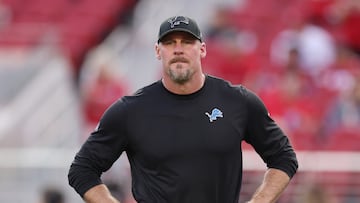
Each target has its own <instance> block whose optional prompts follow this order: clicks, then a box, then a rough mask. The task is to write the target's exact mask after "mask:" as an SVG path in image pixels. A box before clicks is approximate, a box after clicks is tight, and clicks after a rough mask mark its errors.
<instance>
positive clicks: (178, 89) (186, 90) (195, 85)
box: [161, 73, 205, 95]
mask: <svg viewBox="0 0 360 203" xmlns="http://www.w3.org/2000/svg"><path fill="white" fill-rule="evenodd" d="M161 82H162V83H163V85H164V87H165V88H166V89H167V90H169V91H170V92H172V93H174V94H179V95H187V94H192V93H194V92H197V91H198V90H200V89H201V88H202V87H203V86H204V83H205V75H204V74H203V73H200V74H197V75H194V76H193V77H192V78H191V80H189V81H187V82H185V83H184V84H179V83H176V82H174V81H172V80H171V79H170V78H169V77H164V78H163V79H162V80H161Z"/></svg>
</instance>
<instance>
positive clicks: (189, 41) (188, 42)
mask: <svg viewBox="0 0 360 203" xmlns="http://www.w3.org/2000/svg"><path fill="white" fill-rule="evenodd" d="M184 43H185V44H192V43H194V40H184Z"/></svg>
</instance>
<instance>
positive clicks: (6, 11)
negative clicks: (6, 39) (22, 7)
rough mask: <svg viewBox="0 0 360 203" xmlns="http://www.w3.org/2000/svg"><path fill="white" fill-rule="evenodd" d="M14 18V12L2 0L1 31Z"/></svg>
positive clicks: (0, 5) (0, 11)
mask: <svg viewBox="0 0 360 203" xmlns="http://www.w3.org/2000/svg"><path fill="white" fill-rule="evenodd" d="M11 18H12V12H11V10H10V8H9V7H7V6H6V5H5V4H3V3H2V1H1V0H0V30H1V29H2V28H3V27H5V26H6V25H8V24H9V23H10V21H11Z"/></svg>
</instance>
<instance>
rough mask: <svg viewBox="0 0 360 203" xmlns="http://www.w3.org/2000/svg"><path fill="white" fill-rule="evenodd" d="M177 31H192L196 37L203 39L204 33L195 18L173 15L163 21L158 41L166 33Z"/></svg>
mask: <svg viewBox="0 0 360 203" xmlns="http://www.w3.org/2000/svg"><path fill="white" fill-rule="evenodd" d="M175 31H181V32H187V33H190V34H191V35H193V36H194V37H195V38H197V39H198V40H200V41H202V34H201V32H200V29H199V26H198V25H197V23H196V22H195V21H194V20H193V19H191V18H189V17H186V16H173V17H171V18H168V19H166V20H165V21H164V22H163V23H161V25H160V30H159V36H158V42H160V41H161V39H162V38H163V37H164V36H165V35H167V34H169V33H171V32H175Z"/></svg>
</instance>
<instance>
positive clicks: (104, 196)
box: [84, 184, 120, 203]
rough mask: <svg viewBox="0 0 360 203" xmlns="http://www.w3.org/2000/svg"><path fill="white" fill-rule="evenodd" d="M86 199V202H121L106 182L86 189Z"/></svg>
mask: <svg viewBox="0 0 360 203" xmlns="http://www.w3.org/2000/svg"><path fill="white" fill-rule="evenodd" d="M84 200H85V202H86V203H120V202H119V201H118V200H117V199H115V197H113V196H112V195H111V193H110V191H109V189H108V188H107V187H106V185H104V184H100V185H96V186H94V187H92V188H90V189H89V190H88V191H86V192H85V194H84Z"/></svg>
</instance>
